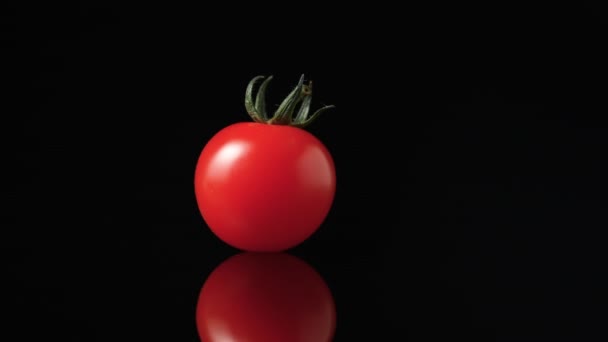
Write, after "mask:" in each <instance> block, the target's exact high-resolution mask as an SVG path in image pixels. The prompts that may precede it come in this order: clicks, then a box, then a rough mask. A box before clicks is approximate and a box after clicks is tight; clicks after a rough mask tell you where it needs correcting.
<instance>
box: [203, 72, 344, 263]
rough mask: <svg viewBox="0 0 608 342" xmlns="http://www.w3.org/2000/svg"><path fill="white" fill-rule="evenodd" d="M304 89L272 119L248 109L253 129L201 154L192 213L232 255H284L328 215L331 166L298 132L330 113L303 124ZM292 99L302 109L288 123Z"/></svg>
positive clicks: (236, 127)
mask: <svg viewBox="0 0 608 342" xmlns="http://www.w3.org/2000/svg"><path fill="white" fill-rule="evenodd" d="M269 79H270V78H269ZM269 79H267V80H266V81H265V82H264V84H266V83H267V81H268V80H269ZM255 81H256V79H254V80H253V81H252V83H251V84H250V86H249V87H248V90H247V94H248V96H249V97H250V96H251V88H252V84H253V83H255ZM302 81H303V79H300V83H299V85H298V87H296V89H295V90H294V92H292V94H290V97H288V98H287V99H286V100H285V102H288V104H287V105H285V102H284V103H283V104H282V105H281V106H280V107H279V109H278V110H277V113H275V115H274V116H273V118H271V119H268V118H267V117H266V115H265V114H260V113H263V110H264V108H263V107H261V108H259V107H260V106H259V102H260V100H259V99H258V103H257V106H258V108H256V107H255V106H256V105H254V104H253V101H252V100H249V101H246V104H247V108H248V112H249V113H250V115H251V116H252V117H253V118H254V120H255V121H256V122H248V123H236V124H233V125H230V126H228V127H226V128H224V129H222V130H221V131H219V132H218V133H217V134H216V135H215V136H213V137H212V138H211V139H210V141H209V142H208V143H207V144H206V145H205V147H204V148H203V151H202V152H201V155H200V157H199V160H198V163H197V165H196V171H195V177H194V187H195V194H196V200H197V203H198V207H199V209H200V212H201V214H202V216H203V218H204V220H205V222H206V223H207V225H208V226H209V228H210V229H211V231H212V232H213V233H214V234H215V235H216V236H218V237H219V238H220V239H221V240H223V241H224V242H226V243H227V244H229V245H231V246H233V247H235V248H238V249H241V250H247V251H258V252H262V251H265V252H277V251H283V250H286V249H289V248H291V247H294V246H296V245H298V244H300V243H301V242H303V241H304V240H306V239H307V238H309V237H310V236H311V235H312V234H313V233H314V232H315V231H316V230H317V229H318V228H319V226H320V225H321V224H322V222H323V221H324V220H325V218H326V216H327V214H328V213H329V210H330V208H331V205H332V203H333V200H334V194H335V188H336V175H335V169H334V162H333V159H332V157H331V154H330V153H329V151H328V150H327V148H326V147H325V146H324V145H323V143H322V142H321V141H319V140H318V139H317V138H316V137H314V136H313V135H312V134H310V133H309V132H307V131H306V130H304V129H303V128H302V127H304V126H305V125H306V124H307V123H308V122H310V121H311V120H312V119H314V117H316V116H317V115H318V113H319V112H321V111H322V110H324V109H327V108H328V107H324V108H322V109H320V110H319V111H318V112H317V113H315V114H314V115H313V116H312V117H311V118H308V117H307V112H308V106H309V105H310V88H309V87H310V86H306V87H304V85H303V83H302ZM264 84H263V85H262V87H264ZM262 87H261V88H260V91H263V89H264V88H262ZM294 93H295V94H299V95H298V96H299V97H293V96H292V95H293V94H294ZM258 97H259V95H258ZM298 98H299V101H303V103H302V104H301V107H300V112H298V114H297V115H296V116H295V118H294V117H293V113H285V111H290V110H291V111H293V108H292V109H289V108H290V107H289V106H291V105H290V104H289V103H292V102H294V101H296V100H298ZM289 101H291V102H289ZM262 102H263V101H262ZM296 102H298V101H296ZM282 108H283V111H282ZM285 108H286V109H285ZM302 111H305V113H302ZM281 115H283V117H281Z"/></svg>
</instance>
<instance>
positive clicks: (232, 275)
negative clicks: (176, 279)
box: [196, 252, 336, 342]
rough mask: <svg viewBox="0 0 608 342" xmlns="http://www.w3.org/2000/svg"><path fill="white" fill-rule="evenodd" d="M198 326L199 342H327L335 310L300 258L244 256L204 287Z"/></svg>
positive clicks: (215, 274) (317, 278)
mask: <svg viewBox="0 0 608 342" xmlns="http://www.w3.org/2000/svg"><path fill="white" fill-rule="evenodd" d="M196 326H197V329H198V333H199V337H200V338H201V340H202V341H203V342H220V341H249V342H258V341H259V342H286V341H293V342H330V341H332V338H333V336H334V332H335V328H336V309H335V304H334V300H333V296H332V294H331V291H330V290H329V288H328V287H327V284H326V283H325V281H324V280H323V278H322V277H321V276H320V275H319V274H318V273H317V272H316V271H315V270H314V269H313V268H312V267H311V266H309V265H308V264H307V263H305V262H304V261H302V260H301V259H298V258H296V257H294V256H292V255H289V254H285V253H251V252H245V253H240V254H237V255H235V256H232V257H230V258H228V260H226V261H224V262H223V263H221V264H220V265H219V266H218V267H217V268H216V269H215V270H213V272H211V274H210V275H209V277H208V278H207V280H206V281H205V283H204V284H203V287H202V289H201V291H200V294H199V298H198V303H197V307H196Z"/></svg>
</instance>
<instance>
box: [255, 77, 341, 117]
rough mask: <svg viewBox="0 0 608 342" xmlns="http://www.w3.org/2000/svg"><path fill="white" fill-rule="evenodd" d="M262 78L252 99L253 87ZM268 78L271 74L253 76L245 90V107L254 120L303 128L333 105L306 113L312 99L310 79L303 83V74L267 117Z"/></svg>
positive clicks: (270, 78)
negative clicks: (310, 113) (270, 115)
mask: <svg viewBox="0 0 608 342" xmlns="http://www.w3.org/2000/svg"><path fill="white" fill-rule="evenodd" d="M264 78H265V79H264ZM262 79H264V81H263V82H262V84H261V85H260V87H259V88H258V92H257V95H256V96H255V100H254V95H253V88H254V87H255V85H256V84H257V83H258V81H260V80H262ZM270 80H272V76H269V77H264V76H257V77H254V78H253V79H252V80H251V82H249V85H248V86H247V90H246V91H245V108H246V109H247V113H249V116H251V118H252V119H253V120H254V121H255V122H259V123H265V124H269V125H289V126H294V127H301V128H303V127H306V126H308V125H309V124H310V123H311V122H313V121H314V120H315V119H316V118H318V117H319V115H320V114H321V113H323V112H324V111H326V110H328V109H330V108H333V107H334V106H324V107H321V108H319V109H318V110H317V111H316V112H314V113H313V114H312V115H308V114H309V112H310V104H311V101H312V81H309V82H308V84H304V75H302V77H300V81H299V82H298V85H297V86H296V87H295V88H294V89H293V90H292V91H291V93H289V95H287V97H286V98H285V99H284V100H283V102H282V103H281V104H280V105H279V108H277V110H276V111H275V112H274V114H273V115H272V117H269V116H268V114H267V112H266V98H265V97H266V88H267V87H268V83H270ZM296 109H297V112H296Z"/></svg>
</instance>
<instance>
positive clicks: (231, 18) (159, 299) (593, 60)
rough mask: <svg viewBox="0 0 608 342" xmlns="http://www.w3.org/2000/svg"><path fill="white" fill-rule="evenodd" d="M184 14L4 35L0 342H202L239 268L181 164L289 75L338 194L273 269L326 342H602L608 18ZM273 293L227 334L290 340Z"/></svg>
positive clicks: (91, 16) (69, 9)
mask: <svg viewBox="0 0 608 342" xmlns="http://www.w3.org/2000/svg"><path fill="white" fill-rule="evenodd" d="M183 6H185V8H182V7H180V5H177V4H173V3H171V4H169V3H165V4H146V5H145V6H141V7H139V6H137V5H135V4H130V5H127V4H122V3H121V4H120V5H119V4H111V3H103V4H101V3H100V4H94V3H86V4H84V3H83V4H80V5H78V6H68V5H63V4H56V3H52V4H51V3H49V4H47V5H44V6H40V7H36V6H29V5H26V4H22V5H8V6H7V8H6V10H4V9H3V10H2V11H1V12H0V16H1V18H2V24H3V26H2V32H1V35H0V39H2V46H1V51H2V56H3V58H4V60H5V62H4V64H3V69H2V70H3V74H2V78H1V83H2V85H3V86H4V87H3V89H2V93H1V94H0V99H1V100H2V107H1V108H0V114H1V118H2V119H1V123H0V130H1V131H2V134H1V135H0V139H1V146H2V147H1V149H2V156H1V159H0V160H1V164H0V165H1V166H2V170H3V172H5V176H4V178H3V181H2V188H1V191H2V195H3V196H2V198H3V202H2V203H1V204H2V207H1V209H2V210H1V213H2V215H1V221H0V228H1V233H0V234H1V238H0V242H1V244H2V251H3V254H4V256H3V261H4V263H3V265H5V266H4V267H3V272H2V279H3V283H4V285H7V286H8V290H6V291H4V292H3V306H4V308H5V309H6V310H7V315H5V317H8V319H7V320H6V321H4V324H3V326H5V327H7V328H9V330H10V331H7V335H9V336H12V337H11V338H10V339H3V340H10V341H37V340H47V341H55V340H57V341H199V336H198V331H197V319H196V313H197V305H198V303H199V295H200V293H201V289H202V288H203V287H204V284H206V281H207V280H208V279H209V277H210V276H211V275H212V274H213V272H214V270H216V269H217V268H218V267H220V265H222V263H223V262H225V261H226V260H229V259H230V258H232V257H234V256H236V255H239V253H240V251H237V250H234V249H232V248H230V247H228V246H226V245H225V244H223V243H222V242H221V241H219V240H218V239H217V238H216V237H215V236H214V235H213V234H212V233H211V232H210V231H209V229H208V228H207V227H206V226H205V224H204V222H203V220H202V218H201V216H200V214H199V212H198V210H197V208H196V203H195V199H194V190H193V176H194V167H195V163H196V160H197V158H198V155H199V153H200V151H201V149H202V147H203V145H204V144H205V142H206V141H207V140H208V139H209V138H210V137H211V136H212V135H213V134H214V133H215V132H217V131H218V130H220V129H221V128H223V127H225V126H227V125H229V124H232V123H235V122H238V121H246V120H249V119H248V116H247V114H246V113H245V111H244V104H243V100H244V90H245V86H246V84H247V82H248V81H249V80H250V79H251V78H252V77H254V76H255V75H258V74H262V75H269V74H273V75H275V80H274V81H273V82H274V83H273V88H272V89H273V92H271V94H269V99H268V103H269V105H270V103H276V101H278V99H281V98H283V95H284V94H286V93H287V92H288V91H289V90H290V89H291V87H292V86H293V84H292V83H293V80H296V79H297V78H298V77H299V76H300V74H302V73H305V74H306V76H307V78H308V79H311V80H314V82H315V95H314V100H313V102H314V101H318V102H317V103H316V104H318V105H320V104H322V103H329V104H335V105H336V110H335V111H334V112H331V113H326V114H324V116H323V117H322V118H320V119H319V120H318V121H317V122H316V123H315V124H313V125H312V126H311V127H310V132H311V133H313V134H314V135H315V136H317V137H318V138H319V139H320V140H321V141H323V142H324V143H325V144H326V146H327V148H328V149H329V150H330V151H331V153H332V156H333V157H334V159H335V163H336V175H337V192H336V198H335V202H334V204H333V207H332V209H331V211H330V213H329V215H328V217H327V219H326V220H325V222H324V223H323V225H322V227H321V228H320V229H319V231H318V232H317V233H316V234H315V235H314V236H312V237H311V239H309V240H308V241H306V242H305V243H303V244H302V245H300V246H298V247H297V248H294V249H293V250H290V251H287V252H286V253H287V254H288V255H292V256H294V257H295V258H297V259H296V260H301V261H302V262H303V263H304V264H305V265H308V266H306V267H304V269H305V270H314V272H315V273H314V274H318V275H319V278H316V279H322V282H321V283H323V284H325V285H326V286H327V289H328V290H329V292H328V293H330V294H331V302H333V305H334V308H335V336H334V340H335V341H409V340H411V341H438V340H447V339H450V340H456V339H464V340H467V341H520V342H521V341H545V340H549V341H556V340H572V341H596V340H597V341H603V340H605V338H604V335H605V333H604V332H603V330H602V329H599V330H598V329H597V328H598V327H601V326H603V325H604V323H603V322H605V320H606V315H605V310H604V308H605V304H606V303H605V294H604V292H605V291H604V289H605V288H606V281H605V279H604V278H605V277H604V276H603V275H604V274H603V273H604V272H603V270H604V268H605V267H604V260H605V259H606V253H605V248H604V241H605V239H604V233H603V232H604V230H605V227H606V226H607V225H606V223H607V222H606V216H605V205H606V198H605V194H606V193H607V190H608V186H607V182H606V179H607V178H606V174H608V172H607V171H608V169H607V165H608V164H607V163H606V158H605V155H606V149H607V148H608V138H607V137H608V133H607V130H606V125H605V124H604V123H603V121H602V120H598V119H597V117H598V116H604V115H605V113H606V112H608V111H607V107H606V106H607V105H606V103H607V102H606V101H605V94H606V90H608V89H606V84H605V82H604V81H603V80H605V79H606V75H607V74H606V64H605V63H604V62H605V60H606V57H607V56H606V54H605V52H603V49H602V45H601V42H602V41H603V39H604V38H603V36H602V34H601V33H602V32H604V31H605V30H604V29H605V26H606V25H605V23H606V16H605V13H604V12H605V11H603V9H602V8H601V6H591V5H586V4H581V5H577V6H578V7H577V6H574V5H573V7H568V8H559V7H558V5H555V7H552V8H551V9H546V8H537V9H535V8H531V7H530V6H527V7H522V8H516V7H513V8H512V9H509V8H497V9H496V10H490V9H487V10H488V12H485V13H486V14H481V15H480V14H478V13H484V12H478V11H479V10H480V9H479V8H477V7H475V8H469V7H467V6H464V5H462V4H457V5H455V6H453V8H431V9H429V11H428V12H427V13H428V15H424V14H422V13H420V12H418V11H414V10H412V11H409V10H408V11H405V12H407V15H405V16H404V14H403V13H404V11H403V10H401V9H399V10H398V9H396V8H395V9H387V8H372V7H371V6H368V5H367V4H365V5H364V6H358V5H356V4H351V5H349V11H351V12H352V13H351V12H349V13H351V14H348V15H347V14H346V13H345V12H343V11H339V13H338V12H336V13H332V10H330V9H329V8H327V7H325V6H324V7H322V8H321V7H314V6H312V5H311V6H310V7H306V8H303V9H301V11H303V12H300V10H298V11H297V12H289V15H288V16H285V17H284V16H271V15H269V14H268V13H271V12H270V11H271V10H270V9H269V10H262V12H263V13H260V15H262V16H261V17H260V18H262V17H263V18H266V19H265V20H257V19H256V20H254V19H253V18H258V17H257V16H255V15H253V14H254V13H257V11H255V10H253V9H245V8H241V7H239V10H238V11H235V9H234V8H230V9H215V10H211V9H210V8H207V7H205V6H202V5H200V4H194V3H193V4H184V5H183ZM239 6H247V4H244V5H243V4H241V5H239ZM256 6H258V5H257V4H256ZM350 6H352V8H350ZM575 7H576V8H575ZM257 10H260V8H257ZM549 10H550V11H553V12H551V13H556V14H555V15H549V14H547V13H548V12H547V11H549ZM484 11H485V10H484ZM237 12H238V13H237ZM239 13H241V14H239ZM242 13H246V14H247V15H246V16H245V17H243V18H241V17H240V16H241V15H242ZM558 14H559V15H558ZM271 19H272V20H271ZM214 20H218V21H214ZM257 34H259V35H261V38H260V37H258V36H256V35H257ZM256 37H258V38H256ZM571 56H572V57H571ZM308 267H310V268H308ZM255 269H256V268H254V270H255ZM257 269H258V270H260V269H261V270H264V269H266V266H264V267H262V266H259V268H257ZM289 269H292V268H289ZM247 270H248V268H246V267H245V268H243V269H238V272H236V274H237V275H238V274H246V272H248V271H247ZM277 272H278V271H277ZM306 272H308V271H304V273H305V274H310V272H308V273H306ZM253 274H254V275H250V277H251V278H250V279H253V280H251V281H252V282H255V281H259V282H260V283H262V284H263V281H265V280H272V278H271V279H267V278H265V277H259V276H257V275H255V274H258V273H255V272H254V273H253ZM274 274H277V273H276V272H275V273H274ZM278 274H280V272H279V273H278ZM235 277H237V276H236V275H235ZM293 277H294V278H296V279H297V278H298V276H297V274H296V275H295V276H293ZM260 279H261V280H260ZM282 279H283V278H281V277H279V278H277V279H275V280H276V283H272V282H271V283H269V284H270V285H268V284H267V285H264V286H268V287H270V288H272V286H278V285H277V284H279V285H280V286H281V288H283V289H284V290H285V291H286V292H285V293H283V294H281V293H280V292H278V291H277V292H278V293H277V295H286V294H289V293H290V292H289V291H290V288H288V287H283V285H281V282H280V281H281V280H282ZM317 284H320V283H319V282H317ZM216 286H218V287H222V285H216ZM306 289H308V288H304V289H300V290H298V288H294V290H293V291H294V293H300V294H302V293H304V294H306V292H305V291H304V290H306ZM298 291H300V292H298ZM274 292H275V291H271V292H265V293H263V294H262V295H260V297H262V298H264V296H266V297H265V298H270V299H267V300H264V301H262V302H261V304H259V303H257V304H256V302H253V301H252V302H250V305H249V306H242V307H241V310H243V311H242V314H243V315H254V309H253V307H254V306H255V305H268V306H266V307H264V309H265V311H260V314H259V316H258V317H255V318H252V320H254V319H259V320H260V322H261V323H259V325H264V324H274V323H272V322H275V321H274V320H278V321H281V322H283V323H281V324H296V325H297V324H300V323H298V322H304V318H303V317H305V316H301V317H299V316H291V318H290V316H289V315H288V314H287V313H286V312H287V311H289V310H288V309H289V306H288V305H287V304H290V302H289V300H287V299H285V300H283V299H281V300H277V302H274V303H275V304H276V305H274V304H273V305H271V304H272V303H273V300H274V299H272V297H271V296H270V295H271V294H274ZM238 293H241V292H238ZM239 295H242V296H243V298H255V296H254V297H248V296H249V295H247V296H245V295H243V294H242V293H241V294H239ZM326 295H327V293H326ZM211 297H214V298H216V297H217V296H215V295H214V296H211ZM219 298H220V299H221V297H219ZM230 298H232V297H229V298H228V299H230ZM311 298H312V299H311V300H309V301H307V302H306V303H303V302H298V301H294V302H293V303H291V304H293V305H294V307H297V305H304V304H307V303H308V304H311V303H312V304H314V298H319V297H318V296H315V295H311ZM329 298H330V297H325V299H324V300H325V303H329ZM228 299H226V300H228ZM281 305H285V306H281ZM318 307H322V305H321V304H318ZM294 311H296V312H297V311H298V310H297V308H296V309H294ZM214 312H217V311H214ZM220 312H221V310H220ZM227 317H228V318H225V319H226V320H229V318H230V317H229V316H227ZM306 317H307V316H306ZM323 317H326V318H325V319H319V317H316V319H319V320H318V321H316V320H311V321H306V323H301V324H302V325H303V326H306V327H308V328H307V329H308V331H310V330H311V329H312V330H314V329H315V328H311V327H313V326H314V327H321V328H317V329H320V330H319V331H327V330H323V329H326V328H327V327H328V326H332V325H333V323H331V319H330V318H327V316H323ZM249 323H251V322H249ZM277 324H279V323H277ZM237 326H238V324H237ZM255 326H256V327H257V326H258V325H255ZM244 327H247V325H244ZM230 331H232V330H230ZM282 332H283V333H285V334H287V333H289V332H290V331H288V330H284V331H282ZM282 338H284V337H282ZM321 338H322V337H321Z"/></svg>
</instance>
